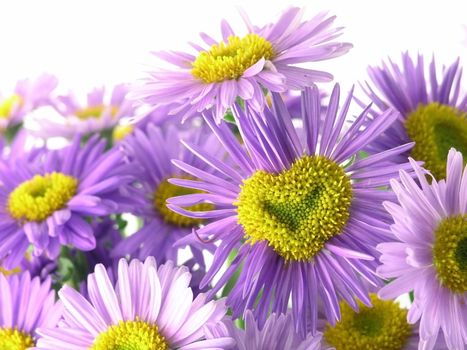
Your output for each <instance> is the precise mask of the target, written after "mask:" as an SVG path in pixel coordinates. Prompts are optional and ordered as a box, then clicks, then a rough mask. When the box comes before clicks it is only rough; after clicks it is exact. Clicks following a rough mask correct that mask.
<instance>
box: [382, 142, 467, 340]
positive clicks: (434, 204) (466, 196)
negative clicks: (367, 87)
mask: <svg viewBox="0 0 467 350" xmlns="http://www.w3.org/2000/svg"><path fill="white" fill-rule="evenodd" d="M411 163H412V166H413V168H414V170H415V173H416V174H417V178H418V183H417V182H416V181H414V180H413V179H412V178H410V177H409V175H408V174H407V173H406V172H405V171H401V174H400V182H399V181H396V180H392V181H391V185H392V188H393V190H394V192H395V193H396V194H397V198H398V202H399V203H393V202H385V203H384V205H385V207H386V209H387V211H388V212H389V213H390V214H391V215H392V217H393V218H394V224H393V225H392V226H391V231H392V233H393V234H394V236H395V237H394V238H393V239H392V242H391V241H390V242H388V243H381V244H380V245H378V247H377V249H378V250H379V251H380V252H381V253H382V256H381V258H380V261H381V263H382V264H383V265H382V266H381V267H379V268H378V273H380V274H381V275H382V276H383V277H385V278H388V279H394V280H393V281H392V282H391V283H389V284H388V285H386V286H384V287H383V288H382V289H381V291H380V292H379V296H380V297H381V298H383V299H388V298H395V297H398V296H399V295H401V294H403V293H406V292H409V291H412V290H413V291H414V295H415V299H414V303H413V304H412V306H411V307H410V311H409V314H408V321H409V322H410V323H415V322H417V320H420V344H421V346H423V349H434V348H435V347H434V345H433V344H434V342H435V341H436V338H437V336H438V333H439V331H440V330H442V331H443V333H444V337H445V339H446V343H447V344H448V347H449V349H463V348H464V346H465V345H466V344H467V253H466V252H467V167H466V168H464V166H463V159H462V154H461V153H460V152H456V151H455V150H454V149H451V150H450V151H449V154H448V160H447V167H446V168H447V172H446V180H441V181H439V182H436V180H435V179H432V182H431V184H429V182H428V181H427V175H428V174H429V173H428V172H426V171H425V170H424V169H423V168H421V167H420V166H419V165H417V164H416V162H415V161H413V160H411ZM436 349H437V348H436Z"/></svg>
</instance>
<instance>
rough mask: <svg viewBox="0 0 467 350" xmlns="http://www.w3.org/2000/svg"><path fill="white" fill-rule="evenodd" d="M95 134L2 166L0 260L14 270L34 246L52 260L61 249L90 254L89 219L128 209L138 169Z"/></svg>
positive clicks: (93, 245)
mask: <svg viewBox="0 0 467 350" xmlns="http://www.w3.org/2000/svg"><path fill="white" fill-rule="evenodd" d="M104 149H105V141H104V140H101V139H99V138H98V137H97V136H96V137H93V138H91V139H90V140H89V141H88V142H87V143H86V145H84V146H82V145H81V140H80V138H79V137H76V138H75V139H74V140H73V142H72V143H71V145H70V146H68V147H66V148H63V149H60V150H56V151H46V150H43V152H40V153H38V155H37V156H36V157H35V158H33V159H30V157H24V158H20V159H18V160H17V161H16V162H14V164H11V166H2V167H0V182H1V184H2V186H0V221H1V224H0V228H1V229H0V259H5V260H4V265H5V266H6V267H7V268H8V267H15V266H17V265H18V263H19V262H20V261H21V259H22V258H23V257H24V254H25V252H26V250H27V249H28V247H29V246H30V245H31V244H32V246H33V248H34V254H35V255H40V254H42V253H43V252H45V253H46V254H47V255H48V256H49V257H50V258H55V257H57V255H58V254H59V250H60V246H61V245H71V246H73V247H75V248H77V249H79V250H92V249H94V248H95V245H96V240H95V236H94V233H93V229H92V226H91V223H90V222H89V219H90V218H94V217H98V216H106V215H110V214H115V213H120V212H126V211H129V208H130V207H131V206H132V205H135V203H136V202H135V200H134V199H133V197H132V196H131V193H132V192H133V191H134V189H133V187H132V186H131V185H132V182H133V180H134V175H135V172H137V171H138V170H137V168H136V167H135V165H134V164H127V163H126V162H125V161H124V159H123V157H124V155H123V154H122V152H121V151H120V150H119V149H112V150H110V151H107V152H105V150H104Z"/></svg>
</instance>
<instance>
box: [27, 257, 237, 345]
mask: <svg viewBox="0 0 467 350" xmlns="http://www.w3.org/2000/svg"><path fill="white" fill-rule="evenodd" d="M190 278H191V276H190V273H189V272H188V271H187V269H186V268H185V267H175V266H174V265H173V263H171V262H168V263H166V264H165V265H161V266H159V267H157V265H156V262H155V260H154V258H148V259H146V260H145V262H144V263H143V262H141V261H138V260H132V261H131V263H130V264H128V263H127V262H126V261H125V260H124V259H121V260H120V262H119V265H118V276H117V281H116V283H112V282H111V281H110V278H109V276H108V274H107V271H106V269H105V267H104V266H103V265H100V264H98V265H96V270H95V272H94V273H93V274H91V275H89V277H88V295H89V298H88V299H87V298H84V297H83V296H82V295H80V294H79V293H78V292H77V291H76V290H74V289H72V288H70V287H68V286H65V287H63V288H62V289H61V290H60V291H59V296H60V299H61V301H62V302H63V305H64V307H65V313H64V320H63V322H62V323H61V324H60V325H59V327H58V328H55V329H46V328H41V329H40V330H39V331H38V333H39V334H40V336H41V338H40V340H39V341H38V343H37V348H35V349H43V350H55V349H76V350H79V349H82V350H87V349H93V350H104V349H127V348H128V349H129V348H132V349H133V348H134V349H157V350H168V349H179V350H183V349H186V350H188V349H205V350H208V349H213V350H214V349H228V348H229V347H231V346H233V344H234V341H233V339H232V338H230V337H228V336H221V337H216V338H214V339H208V340H203V339H204V338H205V335H204V330H203V326H204V325H205V324H209V323H211V322H218V321H219V320H220V319H222V317H223V316H224V315H225V313H226V308H225V305H224V302H223V301H222V300H218V301H210V302H206V295H204V294H200V295H198V296H197V297H196V298H195V299H194V300H193V293H192V291H191V289H190V288H189V287H188V284H189V283H190Z"/></svg>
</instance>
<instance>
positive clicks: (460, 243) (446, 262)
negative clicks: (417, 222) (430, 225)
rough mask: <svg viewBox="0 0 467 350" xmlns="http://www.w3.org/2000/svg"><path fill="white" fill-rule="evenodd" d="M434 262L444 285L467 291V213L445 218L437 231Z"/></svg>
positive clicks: (463, 291) (455, 290)
mask: <svg viewBox="0 0 467 350" xmlns="http://www.w3.org/2000/svg"><path fill="white" fill-rule="evenodd" d="M433 264H434V266H435V268H436V275H437V278H438V280H439V281H440V282H441V284H442V285H444V286H445V287H447V288H449V289H450V290H451V291H452V292H454V293H460V294H462V293H465V292H467V214H464V215H456V216H451V217H447V218H445V219H443V220H442V221H441V222H440V224H439V226H438V228H437V229H436V231H435V242H434V245H433Z"/></svg>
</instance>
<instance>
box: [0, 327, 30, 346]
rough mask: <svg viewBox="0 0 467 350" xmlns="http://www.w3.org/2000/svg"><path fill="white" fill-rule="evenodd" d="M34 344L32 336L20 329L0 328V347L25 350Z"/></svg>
mask: <svg viewBox="0 0 467 350" xmlns="http://www.w3.org/2000/svg"><path fill="white" fill-rule="evenodd" d="M33 346H34V341H33V340H32V337H31V336H30V335H29V334H27V333H25V332H22V331H19V330H17V329H11V328H0V349H2V350H26V349H29V348H31V347H33Z"/></svg>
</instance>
